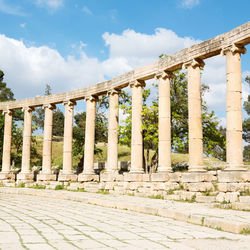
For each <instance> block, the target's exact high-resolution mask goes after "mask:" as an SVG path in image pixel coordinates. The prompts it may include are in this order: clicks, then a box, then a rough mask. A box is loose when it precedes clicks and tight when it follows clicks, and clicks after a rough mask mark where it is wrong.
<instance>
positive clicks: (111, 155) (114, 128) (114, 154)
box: [106, 89, 119, 173]
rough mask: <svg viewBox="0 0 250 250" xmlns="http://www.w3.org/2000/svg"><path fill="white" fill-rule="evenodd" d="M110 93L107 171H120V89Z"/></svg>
mask: <svg viewBox="0 0 250 250" xmlns="http://www.w3.org/2000/svg"><path fill="white" fill-rule="evenodd" d="M108 95H109V128H108V156H107V168H106V172H110V173H117V172H118V125H119V102H118V101H119V91H117V90H115V89H113V90H111V91H109V92H108Z"/></svg>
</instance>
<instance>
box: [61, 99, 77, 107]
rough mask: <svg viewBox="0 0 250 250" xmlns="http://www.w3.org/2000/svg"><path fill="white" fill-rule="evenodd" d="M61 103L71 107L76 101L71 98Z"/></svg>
mask: <svg viewBox="0 0 250 250" xmlns="http://www.w3.org/2000/svg"><path fill="white" fill-rule="evenodd" d="M63 105H64V106H65V105H68V106H69V107H73V106H75V105H76V102H75V101H72V100H67V101H64V102H63Z"/></svg>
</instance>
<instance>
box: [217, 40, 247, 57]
mask: <svg viewBox="0 0 250 250" xmlns="http://www.w3.org/2000/svg"><path fill="white" fill-rule="evenodd" d="M229 51H230V52H232V53H233V54H236V53H241V54H246V52H247V49H246V48H245V47H244V46H241V45H238V44H235V43H234V44H232V45H229V46H227V47H225V48H223V49H222V50H221V55H222V56H224V55H226V54H227V52H229Z"/></svg>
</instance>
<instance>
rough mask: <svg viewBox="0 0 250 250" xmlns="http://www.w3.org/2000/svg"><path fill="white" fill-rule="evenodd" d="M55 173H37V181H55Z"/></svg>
mask: <svg viewBox="0 0 250 250" xmlns="http://www.w3.org/2000/svg"><path fill="white" fill-rule="evenodd" d="M55 180H56V175H55V174H38V175H37V181H55Z"/></svg>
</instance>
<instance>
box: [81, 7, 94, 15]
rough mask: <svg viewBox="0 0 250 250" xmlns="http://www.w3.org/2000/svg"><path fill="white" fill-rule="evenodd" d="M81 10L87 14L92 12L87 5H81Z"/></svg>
mask: <svg viewBox="0 0 250 250" xmlns="http://www.w3.org/2000/svg"><path fill="white" fill-rule="evenodd" d="M82 11H83V12H84V13H85V14H87V15H92V14H93V13H92V11H91V10H90V9H89V8H88V7H87V6H83V8H82Z"/></svg>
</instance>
